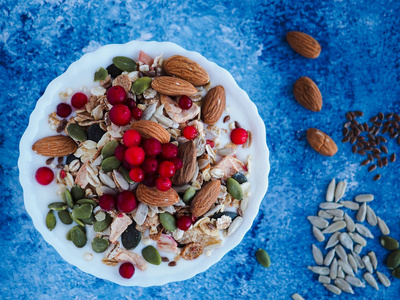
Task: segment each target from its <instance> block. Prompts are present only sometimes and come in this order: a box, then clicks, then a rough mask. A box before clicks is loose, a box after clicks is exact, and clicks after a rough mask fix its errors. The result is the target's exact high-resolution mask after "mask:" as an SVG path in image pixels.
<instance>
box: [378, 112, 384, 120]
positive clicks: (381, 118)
mask: <svg viewBox="0 0 400 300" xmlns="http://www.w3.org/2000/svg"><path fill="white" fill-rule="evenodd" d="M378 119H379V120H381V121H383V113H381V112H380V113H378Z"/></svg>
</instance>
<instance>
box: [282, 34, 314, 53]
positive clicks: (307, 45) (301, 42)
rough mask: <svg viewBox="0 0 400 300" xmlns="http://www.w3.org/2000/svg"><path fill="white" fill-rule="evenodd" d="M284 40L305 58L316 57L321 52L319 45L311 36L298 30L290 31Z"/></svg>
mask: <svg viewBox="0 0 400 300" xmlns="http://www.w3.org/2000/svg"><path fill="white" fill-rule="evenodd" d="M286 40H287V42H288V43H289V45H290V47H292V48H293V50H294V51H296V52H297V53H299V54H300V55H303V56H304V57H307V58H317V57H318V56H319V54H320V53H321V45H320V44H319V43H318V41H317V40H316V39H314V38H313V37H312V36H310V35H308V34H305V33H303V32H300V31H290V32H288V33H287V34H286Z"/></svg>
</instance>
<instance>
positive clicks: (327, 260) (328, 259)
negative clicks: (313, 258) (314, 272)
mask: <svg viewBox="0 0 400 300" xmlns="http://www.w3.org/2000/svg"><path fill="white" fill-rule="evenodd" d="M335 253H336V250H335V248H333V249H332V250H331V251H329V252H328V253H327V254H326V256H325V259H324V265H325V266H327V267H328V266H330V265H331V263H332V260H333V258H334V257H335Z"/></svg>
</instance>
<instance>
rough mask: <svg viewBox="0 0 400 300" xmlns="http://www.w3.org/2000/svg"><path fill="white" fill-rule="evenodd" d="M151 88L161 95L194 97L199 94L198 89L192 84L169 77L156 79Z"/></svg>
mask: <svg viewBox="0 0 400 300" xmlns="http://www.w3.org/2000/svg"><path fill="white" fill-rule="evenodd" d="M151 87H152V88H153V89H154V90H156V91H157V92H159V93H160V94H164V95H167V96H183V95H186V96H192V95H194V94H196V93H197V89H196V88H195V87H194V86H193V84H191V83H190V82H187V81H186V80H183V79H180V78H176V77H169V76H160V77H156V78H154V80H153V81H152V82H151Z"/></svg>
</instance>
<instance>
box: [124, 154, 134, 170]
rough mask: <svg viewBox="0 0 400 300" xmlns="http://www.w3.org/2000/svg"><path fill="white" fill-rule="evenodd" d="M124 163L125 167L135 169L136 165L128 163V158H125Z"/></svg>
mask: <svg viewBox="0 0 400 300" xmlns="http://www.w3.org/2000/svg"><path fill="white" fill-rule="evenodd" d="M124 159H125V156H124ZM122 165H123V166H124V167H125V168H127V169H128V170H130V169H133V168H134V167H135V166H132V165H131V164H130V163H128V162H127V161H126V160H124V161H123V162H122Z"/></svg>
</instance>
